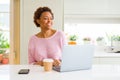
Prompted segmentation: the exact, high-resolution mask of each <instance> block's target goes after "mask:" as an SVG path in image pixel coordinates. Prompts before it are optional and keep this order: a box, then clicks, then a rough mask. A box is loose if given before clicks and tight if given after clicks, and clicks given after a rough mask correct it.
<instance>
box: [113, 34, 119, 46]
mask: <svg viewBox="0 0 120 80" xmlns="http://www.w3.org/2000/svg"><path fill="white" fill-rule="evenodd" d="M111 43H112V46H115V47H120V36H119V35H113V36H111Z"/></svg>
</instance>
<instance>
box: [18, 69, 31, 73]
mask: <svg viewBox="0 0 120 80" xmlns="http://www.w3.org/2000/svg"><path fill="white" fill-rule="evenodd" d="M29 71H30V69H20V70H19V72H18V74H28V73H29Z"/></svg>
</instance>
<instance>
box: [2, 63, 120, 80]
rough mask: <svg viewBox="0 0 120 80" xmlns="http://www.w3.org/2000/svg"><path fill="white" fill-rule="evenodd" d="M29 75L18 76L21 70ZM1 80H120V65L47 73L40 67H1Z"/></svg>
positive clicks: (94, 66) (95, 66)
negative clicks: (26, 70) (26, 71)
mask: <svg viewBox="0 0 120 80" xmlns="http://www.w3.org/2000/svg"><path fill="white" fill-rule="evenodd" d="M23 68H24V69H26V68H27V69H30V72H29V74H21V75H20V74H18V71H19V70H20V69H23ZM0 80H120V65H93V66H92V68H91V69H89V70H79V71H71V72H61V73H60V72H56V71H51V72H45V71H44V70H43V67H40V66H38V65H0Z"/></svg>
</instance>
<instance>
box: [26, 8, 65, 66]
mask: <svg viewBox="0 0 120 80" xmlns="http://www.w3.org/2000/svg"><path fill="white" fill-rule="evenodd" d="M53 19H54V15H53V13H52V11H51V9H50V8H48V7H39V8H38V9H37V10H36V11H35V13H34V23H35V25H36V26H37V27H40V32H39V33H37V34H35V35H33V36H32V37H31V38H30V40H29V46H28V55H29V64H36V65H41V66H42V65H43V59H45V58H52V59H53V60H54V62H53V65H54V66H58V65H60V63H61V62H60V60H61V51H62V47H63V45H64V44H65V42H66V40H65V35H64V33H63V32H62V31H57V30H54V29H53V28H52V26H53Z"/></svg>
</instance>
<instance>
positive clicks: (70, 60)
mask: <svg viewBox="0 0 120 80" xmlns="http://www.w3.org/2000/svg"><path fill="white" fill-rule="evenodd" d="M93 53H94V45H89V44H85V45H65V46H64V47H63V51H62V61H61V66H57V67H53V70H56V71H59V72H66V71H75V70H86V69H90V68H91V67H92V59H93Z"/></svg>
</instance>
